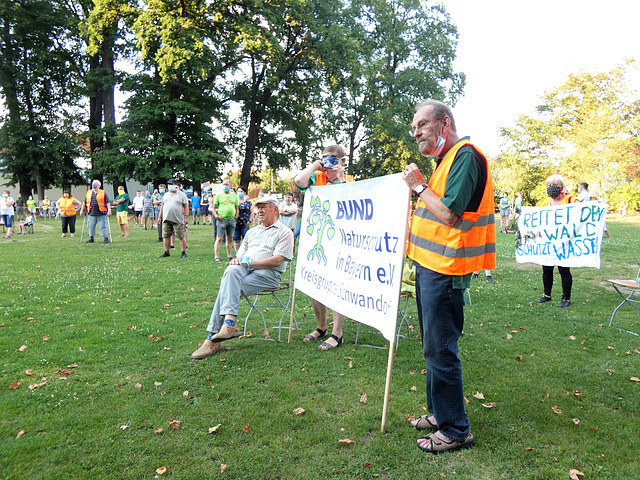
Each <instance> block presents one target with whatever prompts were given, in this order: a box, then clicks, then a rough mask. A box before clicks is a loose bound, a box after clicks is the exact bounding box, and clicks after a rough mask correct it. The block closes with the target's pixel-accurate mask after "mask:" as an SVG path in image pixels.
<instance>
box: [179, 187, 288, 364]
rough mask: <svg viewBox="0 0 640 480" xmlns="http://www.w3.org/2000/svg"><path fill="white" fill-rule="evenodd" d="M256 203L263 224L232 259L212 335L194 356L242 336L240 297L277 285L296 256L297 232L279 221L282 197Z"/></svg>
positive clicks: (211, 325) (213, 317) (206, 354)
mask: <svg viewBox="0 0 640 480" xmlns="http://www.w3.org/2000/svg"><path fill="white" fill-rule="evenodd" d="M254 206H255V208H256V209H257V210H258V215H257V218H258V221H259V222H260V224H259V225H258V226H257V227H254V228H252V229H250V230H249V231H248V232H247V234H246V236H245V237H244V240H243V242H242V245H240V249H239V250H238V253H237V254H236V258H234V259H233V260H231V261H230V262H229V266H228V267H227V269H226V270H225V272H224V275H223V276H222V280H221V281H220V290H218V296H217V297H216V303H215V305H214V306H213V312H211V319H210V320H209V325H207V331H208V332H209V335H208V336H207V339H206V340H205V341H204V343H202V345H201V346H200V348H198V350H196V351H195V352H193V354H192V355H191V357H192V358H197V359H201V358H206V357H210V356H211V355H214V354H215V353H217V352H219V351H220V350H221V349H222V343H221V342H223V341H225V340H229V339H232V338H236V337H239V336H240V334H241V333H240V329H239V328H238V326H237V325H236V323H235V320H236V317H237V316H238V307H239V305H240V297H242V296H250V295H254V294H256V293H258V292H262V291H263V290H267V289H269V288H276V287H277V286H278V285H279V284H280V277H281V276H282V273H283V272H284V271H285V270H286V267H287V266H286V262H288V261H291V259H292V258H293V233H292V232H291V229H289V228H288V227H286V226H285V225H283V224H282V223H280V221H279V220H278V213H279V212H278V199H277V198H276V197H273V196H265V197H262V198H259V199H258V200H257V201H256V203H255V205H254Z"/></svg>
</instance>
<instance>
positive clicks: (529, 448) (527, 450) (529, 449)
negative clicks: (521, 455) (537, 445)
mask: <svg viewBox="0 0 640 480" xmlns="http://www.w3.org/2000/svg"><path fill="white" fill-rule="evenodd" d="M524 450H525V451H526V452H530V451H531V450H533V447H527V448H525V449H524Z"/></svg>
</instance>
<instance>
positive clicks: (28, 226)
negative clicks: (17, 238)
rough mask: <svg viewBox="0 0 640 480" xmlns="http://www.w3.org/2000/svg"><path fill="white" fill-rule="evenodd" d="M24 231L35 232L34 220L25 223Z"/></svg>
mask: <svg viewBox="0 0 640 480" xmlns="http://www.w3.org/2000/svg"><path fill="white" fill-rule="evenodd" d="M24 231H25V232H27V233H30V234H32V235H33V233H34V231H33V222H29V223H25V224H24Z"/></svg>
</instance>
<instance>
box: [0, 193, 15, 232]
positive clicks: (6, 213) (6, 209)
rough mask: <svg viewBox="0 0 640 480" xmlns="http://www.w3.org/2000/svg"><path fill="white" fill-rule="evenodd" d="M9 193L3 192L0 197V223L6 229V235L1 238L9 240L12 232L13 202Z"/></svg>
mask: <svg viewBox="0 0 640 480" xmlns="http://www.w3.org/2000/svg"><path fill="white" fill-rule="evenodd" d="M9 193H10V192H9V190H3V191H2V197H0V216H2V222H3V223H4V226H5V228H6V234H5V236H4V237H2V238H11V231H12V230H13V215H14V211H13V204H14V201H13V198H11V195H9Z"/></svg>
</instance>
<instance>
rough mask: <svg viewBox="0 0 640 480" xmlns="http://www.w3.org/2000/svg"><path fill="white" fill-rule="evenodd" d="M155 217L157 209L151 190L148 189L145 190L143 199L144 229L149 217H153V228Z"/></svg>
mask: <svg viewBox="0 0 640 480" xmlns="http://www.w3.org/2000/svg"><path fill="white" fill-rule="evenodd" d="M154 217H155V209H154V206H153V198H151V192H149V191H148V190H147V191H146V192H144V198H143V199H142V223H144V229H145V230H146V229H147V219H148V218H150V219H151V230H153V219H154Z"/></svg>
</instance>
